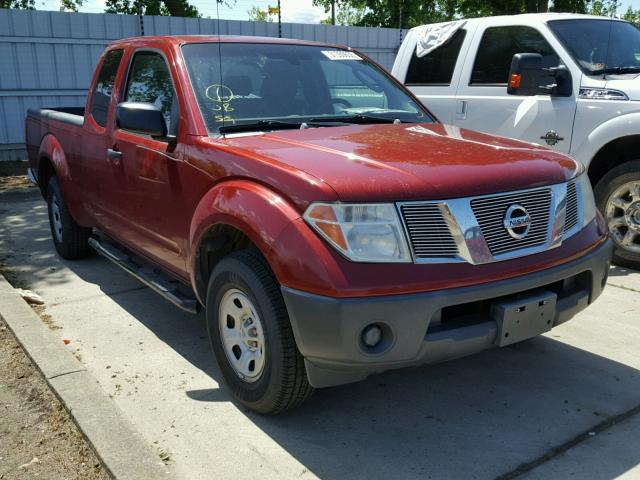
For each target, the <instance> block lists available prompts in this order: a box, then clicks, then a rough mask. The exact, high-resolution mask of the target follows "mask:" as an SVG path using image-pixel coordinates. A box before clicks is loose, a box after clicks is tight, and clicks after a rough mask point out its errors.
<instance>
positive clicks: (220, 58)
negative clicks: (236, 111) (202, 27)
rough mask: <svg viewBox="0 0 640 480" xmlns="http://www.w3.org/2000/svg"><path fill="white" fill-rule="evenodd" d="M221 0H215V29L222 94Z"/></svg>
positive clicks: (223, 113) (223, 115)
mask: <svg viewBox="0 0 640 480" xmlns="http://www.w3.org/2000/svg"><path fill="white" fill-rule="evenodd" d="M222 1H223V0H216V21H217V30H218V66H219V69H220V86H219V87H218V91H219V92H220V94H222V95H223V94H224V93H223V91H222V46H221V44H220V2H222ZM221 113H222V115H221V117H222V122H221V123H222V128H224V117H225V112H224V109H223V110H222V112H221Z"/></svg>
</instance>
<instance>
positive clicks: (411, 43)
mask: <svg viewBox="0 0 640 480" xmlns="http://www.w3.org/2000/svg"><path fill="white" fill-rule="evenodd" d="M415 33H416V31H415V30H410V31H409V33H408V35H407V38H406V39H405V41H404V42H403V43H402V47H401V49H400V51H399V52H398V56H397V58H396V61H395V63H394V65H393V70H392V74H393V76H394V77H396V78H398V79H400V81H401V82H403V83H404V84H405V85H406V86H407V87H408V88H409V89H410V90H411V91H412V92H413V94H414V95H415V96H416V97H418V99H420V101H421V102H422V103H423V104H424V105H425V106H426V107H427V108H428V109H429V110H430V111H431V112H433V113H434V114H435V116H436V117H437V118H438V120H440V121H441V122H442V123H452V122H453V116H454V113H455V95H456V89H457V86H458V80H459V78H460V74H461V73H462V64H463V62H462V59H463V58H464V56H465V55H464V52H465V51H466V49H468V48H469V45H470V44H471V40H472V37H473V31H472V30H469V29H468V28H467V27H463V28H461V29H460V30H458V31H457V32H456V33H454V34H453V35H452V37H451V38H450V39H449V40H447V41H446V42H445V43H444V44H443V45H440V46H439V47H438V48H436V49H435V50H433V51H432V52H430V53H428V54H427V55H425V56H423V57H418V56H416V40H415V39H414V38H411V37H412V36H415ZM461 52H462V53H461ZM401 70H402V71H401Z"/></svg>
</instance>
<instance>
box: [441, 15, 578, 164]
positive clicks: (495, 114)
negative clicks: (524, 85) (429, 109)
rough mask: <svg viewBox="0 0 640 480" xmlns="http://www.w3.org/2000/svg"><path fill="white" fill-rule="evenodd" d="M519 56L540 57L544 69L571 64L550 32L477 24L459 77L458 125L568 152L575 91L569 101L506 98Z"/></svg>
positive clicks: (495, 23) (540, 97) (499, 22)
mask: <svg viewBox="0 0 640 480" xmlns="http://www.w3.org/2000/svg"><path fill="white" fill-rule="evenodd" d="M507 22H511V23H507ZM516 53H540V54H541V55H542V58H543V66H544V67H554V66H558V65H559V64H565V65H566V61H567V59H562V58H561V57H560V56H559V53H562V54H564V52H563V51H562V50H561V49H560V48H559V45H558V43H557V40H555V38H553V37H552V35H551V34H550V33H549V32H548V30H547V29H546V28H536V27H534V26H529V25H518V24H514V23H513V21H512V20H511V21H510V20H509V19H506V20H505V19H497V20H494V21H493V23H492V22H484V23H479V24H478V28H477V29H476V31H475V34H474V37H473V40H472V42H471V45H470V49H469V51H468V54H467V58H466V59H465V61H464V67H463V69H462V73H461V76H460V82H459V86H458V90H457V95H456V109H457V111H458V114H457V115H455V116H454V120H453V121H454V123H455V125H458V126H460V127H464V128H468V129H472V130H479V131H482V132H487V133H493V134H497V135H501V136H505V137H513V138H517V139H519V140H524V141H527V142H533V143H538V144H541V145H545V146H547V145H548V146H550V147H551V148H553V149H555V150H558V151H561V152H569V149H570V146H571V134H572V130H573V120H574V114H575V110H576V95H577V92H576V91H575V90H576V89H575V88H574V92H573V94H572V96H571V97H552V96H550V95H549V94H542V95H535V96H530V97H522V96H513V95H508V94H507V79H508V76H509V68H510V65H511V60H512V58H513V55H514V54H516ZM552 81H553V79H552V78H550V79H549V83H551V82H552ZM575 81H576V79H574V85H575ZM542 137H546V139H545V138H542Z"/></svg>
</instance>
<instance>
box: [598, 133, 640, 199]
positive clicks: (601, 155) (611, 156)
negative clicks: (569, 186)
mask: <svg viewBox="0 0 640 480" xmlns="http://www.w3.org/2000/svg"><path fill="white" fill-rule="evenodd" d="M636 158H640V135H629V136H627V137H621V138H617V139H615V140H612V141H611V142H609V143H607V144H606V145H605V146H604V147H602V148H601V149H600V151H599V152H598V153H597V154H596V156H595V157H593V160H591V163H590V164H589V180H590V181H591V185H593V186H594V187H595V185H596V184H597V183H598V182H599V181H600V179H601V178H602V177H604V176H605V175H606V174H607V172H608V171H609V170H611V169H613V168H615V167H617V166H618V165H621V164H623V163H625V162H627V161H629V160H634V159H636Z"/></svg>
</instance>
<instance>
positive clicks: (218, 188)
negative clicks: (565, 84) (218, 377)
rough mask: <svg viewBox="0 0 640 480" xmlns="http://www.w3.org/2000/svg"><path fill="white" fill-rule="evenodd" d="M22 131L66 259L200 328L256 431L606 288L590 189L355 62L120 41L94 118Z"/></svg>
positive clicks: (211, 44) (82, 116)
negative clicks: (93, 267) (88, 264)
mask: <svg viewBox="0 0 640 480" xmlns="http://www.w3.org/2000/svg"><path fill="white" fill-rule="evenodd" d="M26 130H27V144H28V152H29V159H30V169H29V174H30V176H31V178H32V179H33V181H35V182H37V184H38V185H39V186H40V189H41V191H42V194H43V196H44V197H45V199H46V200H47V202H48V205H49V216H50V223H51V230H52V236H53V241H54V243H55V247H56V249H57V251H58V253H59V254H60V255H61V256H62V257H63V258H66V259H79V258H81V257H84V256H87V255H89V254H90V252H91V251H92V250H96V251H97V252H98V253H100V254H102V255H104V256H105V257H107V258H108V259H110V260H111V261H113V262H115V263H116V264H117V265H119V266H120V267H122V268H124V269H125V270H127V271H128V272H130V273H131V274H133V275H135V276H136V277H137V278H139V279H140V280H141V281H143V282H144V283H146V284H147V285H149V287H151V288H152V289H154V290H155V291H157V292H158V293H160V294H161V295H163V296H164V297H165V298H167V299H168V300H170V301H171V302H173V303H174V304H176V305H178V306H179V307H181V308H183V309H185V310H188V311H192V312H196V311H198V310H200V309H205V312H206V322H207V329H208V331H209V335H210V339H211V344H212V347H213V351H214V353H215V357H216V359H217V362H218V364H219V365H220V369H221V372H222V375H223V377H224V379H225V381H226V384H227V385H228V388H229V390H230V391H231V393H232V394H233V395H234V396H235V398H237V399H238V400H239V401H240V402H242V403H243V404H245V405H247V406H248V407H249V408H251V409H254V410H256V411H258V412H261V413H271V414H273V413H278V412H281V411H283V410H286V409H288V408H291V407H293V406H296V405H298V404H300V403H301V402H302V401H304V400H305V399H306V398H307V397H308V396H309V395H310V393H311V392H312V390H313V388H314V387H315V388H318V387H326V386H331V385H338V384H342V383H347V382H352V381H356V380H360V379H363V378H365V377H367V376H368V375H370V374H372V373H375V372H381V371H384V370H388V369H392V368H399V367H404V366H409V365H416V364H421V363H433V362H439V361H443V360H447V359H451V358H455V357H459V356H462V355H467V354H471V353H474V352H478V351H481V350H483V349H487V348H491V347H494V346H504V345H509V344H511V343H514V342H518V341H522V340H525V339H528V338H530V337H532V336H535V335H538V334H540V333H543V332H546V331H548V330H550V329H551V328H552V327H553V326H556V325H558V324H560V323H562V322H565V321H566V320H568V319H569V318H571V317H572V316H573V315H574V314H575V313H576V312H578V311H580V310H582V309H583V308H585V307H586V306H587V305H588V304H589V303H591V302H593V301H594V300H595V299H596V298H597V297H598V296H599V295H600V293H601V292H602V289H603V288H604V286H605V283H606V280H607V271H608V267H609V258H610V254H611V242H610V240H609V238H608V235H607V228H606V225H605V224H604V223H603V220H602V218H601V216H600V214H599V213H598V212H597V210H596V208H595V207H594V201H593V194H592V191H591V187H590V185H589V180H588V178H587V176H586V175H585V173H584V171H583V169H582V167H580V166H579V165H578V164H577V163H576V162H575V161H574V160H572V159H571V158H569V157H567V156H565V155H563V154H559V153H556V152H553V151H551V150H549V149H547V148H543V147H540V146H538V145H534V144H529V143H523V142H519V141H515V140H510V139H507V138H501V137H495V136H491V135H485V134H480V133H476V132H473V131H467V130H463V129H459V128H456V127H452V126H448V125H443V124H440V123H439V122H438V121H437V120H436V119H435V118H434V116H433V115H432V114H431V113H429V111H428V110H426V109H425V107H423V106H422V105H421V104H420V102H419V101H418V100H417V99H416V98H415V97H414V96H413V95H412V94H411V93H410V92H409V91H407V90H406V89H405V88H404V87H403V86H402V85H400V84H399V83H398V82H397V81H395V80H394V79H393V78H392V77H391V76H390V75H389V74H387V73H386V72H385V71H384V70H383V69H381V68H380V67H379V66H377V65H376V64H375V63H374V62H372V61H371V60H370V59H368V58H367V57H366V56H365V55H363V54H361V53H358V52H356V51H354V50H352V49H349V48H345V47H341V46H335V45H326V44H318V43H310V42H304V41H298V40H276V39H271V38H256V37H220V38H219V37H199V36H179V37H144V38H132V39H126V40H122V41H117V42H114V43H112V44H110V45H109V46H108V47H107V49H106V51H105V52H104V54H103V55H102V58H101V60H100V63H99V65H98V67H97V69H96V73H95V75H94V78H93V83H92V86H91V89H90V92H89V95H88V98H87V104H86V107H85V108H84V109H82V108H77V109H74V108H51V109H42V110H29V112H28V114H27V120H26Z"/></svg>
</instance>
